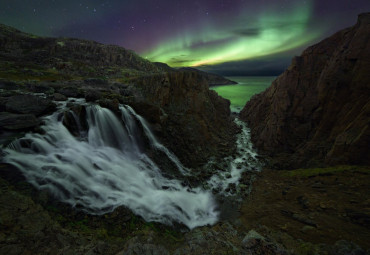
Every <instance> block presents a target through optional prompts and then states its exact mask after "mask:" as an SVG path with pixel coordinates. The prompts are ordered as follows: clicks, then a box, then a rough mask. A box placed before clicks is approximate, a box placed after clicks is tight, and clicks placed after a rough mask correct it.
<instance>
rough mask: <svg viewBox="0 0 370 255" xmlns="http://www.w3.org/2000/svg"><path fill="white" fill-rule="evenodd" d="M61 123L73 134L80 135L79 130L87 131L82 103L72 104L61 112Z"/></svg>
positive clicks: (84, 109)
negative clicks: (68, 108)
mask: <svg viewBox="0 0 370 255" xmlns="http://www.w3.org/2000/svg"><path fill="white" fill-rule="evenodd" d="M63 125H64V126H65V127H66V128H67V129H68V130H69V132H70V133H71V134H72V135H74V136H80V135H81V132H85V131H87V127H88V124H87V121H86V108H85V106H82V105H74V106H72V107H70V110H68V111H65V112H64V114H63Z"/></svg>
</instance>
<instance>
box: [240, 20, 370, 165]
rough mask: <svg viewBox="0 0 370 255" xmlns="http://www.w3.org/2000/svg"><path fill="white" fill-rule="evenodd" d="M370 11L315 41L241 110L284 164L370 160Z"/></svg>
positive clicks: (257, 139) (264, 146) (263, 147)
mask: <svg viewBox="0 0 370 255" xmlns="http://www.w3.org/2000/svg"><path fill="white" fill-rule="evenodd" d="M369 37H370V14H369V13H367V14H362V15H360V16H359V19H358V22H357V24H356V25H355V26H354V27H351V28H348V29H344V30H342V31H340V32H338V33H336V34H334V35H333V36H331V37H329V38H328V39H325V40H323V41H322V42H320V43H318V44H316V45H314V46H311V47H309V48H308V49H307V50H305V51H304V52H303V54H302V55H301V56H300V57H295V58H294V59H293V61H292V64H291V66H290V67H289V68H288V69H287V70H286V71H285V72H284V73H283V74H282V75H281V76H279V77H278V78H277V79H276V80H275V81H274V82H273V83H272V85H271V87H270V88H268V89H267V90H266V91H265V92H263V93H261V94H259V95H256V96H254V97H253V98H252V99H251V100H250V101H249V102H248V103H247V104H246V106H245V107H244V109H243V110H242V112H241V113H240V116H241V118H242V119H244V120H246V121H247V122H248V123H249V126H250V128H251V132H252V140H253V141H254V143H255V145H256V147H258V148H259V149H260V151H262V152H264V153H265V154H268V155H270V156H274V157H275V159H277V166H278V167H291V168H297V167H303V166H307V165H315V164H316V165H317V164H318V162H325V163H326V164H330V165H335V164H370V150H369V143H370V128H369V115H370V103H369V102H370V101H369V95H370V76H369V74H368V70H370V62H369V59H370V40H369Z"/></svg>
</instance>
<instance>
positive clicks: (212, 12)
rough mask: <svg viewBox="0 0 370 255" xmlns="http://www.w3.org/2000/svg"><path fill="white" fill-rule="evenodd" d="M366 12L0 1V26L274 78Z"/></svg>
mask: <svg viewBox="0 0 370 255" xmlns="http://www.w3.org/2000/svg"><path fill="white" fill-rule="evenodd" d="M369 11H370V1H369V0H198V1H194V0H107V1H99V0H81V1H76V0H73V1H69V0H0V23H3V24H6V25H10V26H13V27H16V28H18V29H20V30H22V31H25V32H29V33H33V34H36V35H40V36H53V37H58V36H63V37H75V38H84V39H91V40H95V41H98V42H102V43H106V44H116V45H120V46H123V47H125V48H128V49H132V50H134V51H136V52H137V53H139V54H140V55H141V56H142V57H145V58H148V59H149V60H152V61H160V62H165V63H167V64H169V65H170V66H173V67H180V66H194V67H198V68H201V69H203V70H208V71H213V72H218V73H221V74H224V75H268V74H273V75H275V74H278V73H280V72H281V71H282V70H283V69H285V68H286V66H287V65H288V64H289V63H290V59H291V58H292V57H293V56H294V55H299V54H300V53H301V51H302V50H303V49H304V48H306V47H307V46H309V45H312V44H313V43H316V42H319V41H320V40H322V39H324V38H325V37H327V36H329V35H331V34H333V33H334V32H336V31H337V30H339V29H342V28H345V27H348V26H351V25H353V24H354V23H355V22H356V19H357V15H358V14H359V13H362V12H369Z"/></svg>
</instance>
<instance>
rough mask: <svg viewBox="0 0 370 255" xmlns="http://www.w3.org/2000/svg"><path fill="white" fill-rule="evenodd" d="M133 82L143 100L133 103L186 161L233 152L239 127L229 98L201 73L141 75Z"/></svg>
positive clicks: (192, 163) (191, 163)
mask: <svg viewBox="0 0 370 255" xmlns="http://www.w3.org/2000/svg"><path fill="white" fill-rule="evenodd" d="M133 83H134V84H135V86H136V87H137V88H138V89H139V91H140V94H141V95H142V96H143V98H144V100H143V101H137V102H134V103H132V106H133V107H134V108H135V110H136V111H137V112H138V113H139V114H142V115H143V116H145V117H146V119H148V120H149V121H150V122H151V123H152V124H153V125H154V126H155V127H156V129H157V133H158V135H160V136H161V137H162V138H163V139H164V140H165V142H166V144H167V145H168V146H169V147H170V148H171V149H172V151H175V152H176V154H177V155H179V157H180V159H181V161H182V162H184V163H185V164H186V165H188V166H192V167H195V166H197V165H198V166H199V165H201V164H203V163H205V162H206V160H208V159H209V157H210V156H218V157H224V156H226V155H228V154H229V153H230V152H231V151H230V148H232V147H233V146H234V142H235V140H234V138H233V136H234V134H235V131H236V130H235V126H234V124H233V122H232V120H231V118H230V101H229V100H226V99H224V98H222V97H220V96H218V95H217V93H216V92H214V91H212V90H209V88H208V84H207V80H206V79H205V78H204V76H203V75H202V74H199V73H198V72H189V71H186V72H170V73H166V74H158V75H151V76H142V77H139V78H137V79H136V80H134V81H133Z"/></svg>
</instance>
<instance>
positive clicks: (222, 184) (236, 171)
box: [208, 118, 260, 196]
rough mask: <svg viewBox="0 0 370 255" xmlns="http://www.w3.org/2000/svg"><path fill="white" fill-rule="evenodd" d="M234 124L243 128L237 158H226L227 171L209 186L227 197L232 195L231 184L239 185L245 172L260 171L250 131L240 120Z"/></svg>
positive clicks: (209, 183) (237, 141) (218, 174)
mask: <svg viewBox="0 0 370 255" xmlns="http://www.w3.org/2000/svg"><path fill="white" fill-rule="evenodd" d="M234 122H235V124H237V125H238V126H239V127H240V128H241V132H240V133H239V134H238V135H237V140H236V145H237V148H236V149H237V150H236V157H235V158H233V157H231V156H230V157H227V158H225V159H224V161H225V162H227V163H228V167H227V169H225V170H226V171H224V172H219V173H217V174H215V175H213V176H212V177H211V178H210V179H209V181H208V186H209V187H210V188H211V189H213V190H217V191H218V192H219V193H221V194H223V195H226V196H228V195H232V194H231V193H230V192H227V191H226V190H227V188H228V187H229V185H230V184H235V185H238V184H239V180H240V177H241V175H242V173H243V172H245V171H259V170H260V163H259V161H258V159H257V152H256V151H255V149H254V148H253V144H252V142H251V135H250V130H249V129H248V127H247V125H246V124H245V123H244V122H243V121H241V120H240V119H238V118H235V120H234Z"/></svg>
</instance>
